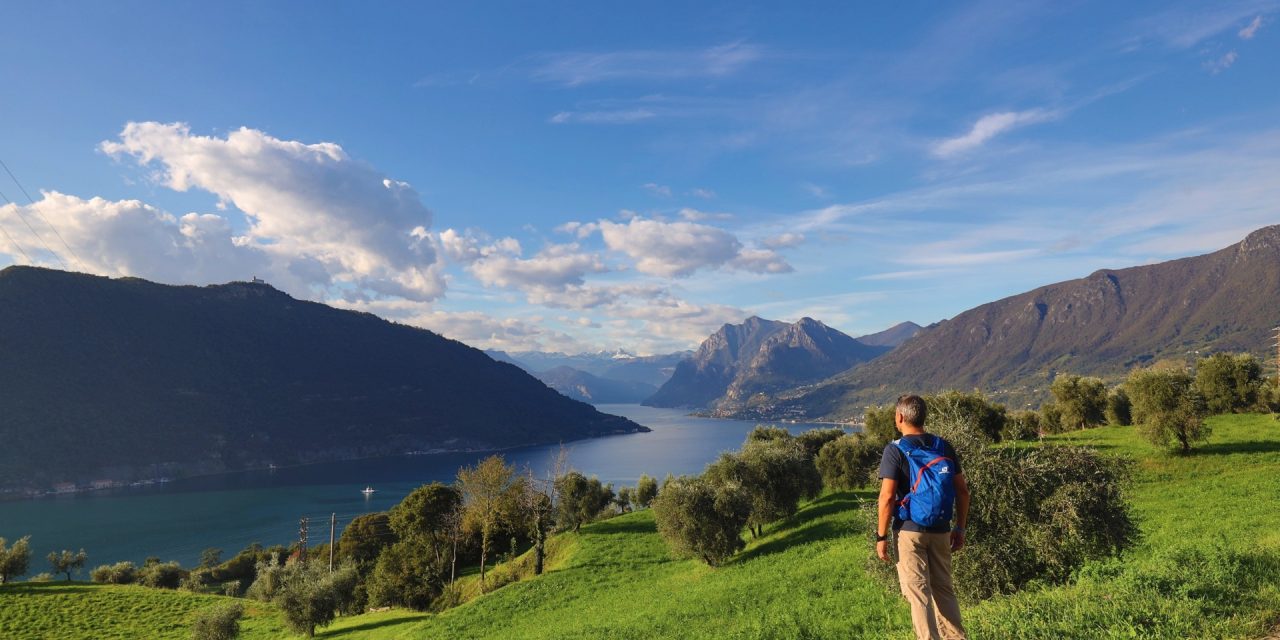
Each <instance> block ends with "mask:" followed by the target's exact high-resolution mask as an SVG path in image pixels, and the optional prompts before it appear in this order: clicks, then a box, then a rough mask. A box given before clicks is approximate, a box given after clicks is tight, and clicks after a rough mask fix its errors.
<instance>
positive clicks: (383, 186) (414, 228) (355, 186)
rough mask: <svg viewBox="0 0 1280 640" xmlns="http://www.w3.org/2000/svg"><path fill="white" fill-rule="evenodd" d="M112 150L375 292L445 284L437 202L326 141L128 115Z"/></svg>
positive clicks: (255, 239)
mask: <svg viewBox="0 0 1280 640" xmlns="http://www.w3.org/2000/svg"><path fill="white" fill-rule="evenodd" d="M100 148H101V149H102V150H103V151H104V152H105V153H107V154H109V155H112V156H115V157H122V156H129V157H132V158H134V159H135V160H137V162H138V163H139V164H140V165H144V166H152V165H159V168H158V170H157V172H156V174H155V176H154V177H155V178H156V179H157V180H158V181H160V182H161V183H163V184H165V185H166V186H168V187H169V188H172V189H175V190H177V191H187V190H188V189H191V188H197V189H202V190H204V191H208V192H210V193H212V194H215V195H217V196H218V197H219V198H220V199H221V200H222V201H223V202H224V203H230V204H232V205H234V206H235V207H236V208H238V209H239V210H240V211H242V212H244V214H245V216H246V218H247V220H248V222H249V230H248V232H247V233H246V234H245V242H247V243H249V244H252V245H255V246H257V247H258V248H259V249H261V250H262V251H265V252H269V253H272V254H276V255H279V256H282V257H286V256H287V258H288V259H290V260H294V261H298V262H299V263H305V264H309V265H311V266H312V267H313V269H312V270H314V269H315V268H320V269H323V271H324V272H325V273H326V274H327V275H328V276H329V277H331V278H332V279H334V280H336V281H344V282H349V283H352V284H354V285H356V286H357V287H360V288H364V289H368V290H370V291H372V292H374V293H375V294H383V295H394V296H403V297H407V298H412V299H416V300H431V299H433V298H436V297H439V296H440V295H443V293H444V288H445V284H444V278H443V276H442V275H441V274H440V272H439V268H438V264H437V260H436V253H435V247H434V246H433V240H432V238H431V237H430V234H428V233H427V231H426V229H427V228H428V227H429V226H430V225H431V212H430V211H429V210H428V209H427V208H426V207H425V206H423V204H422V202H421V201H420V200H419V197H418V194H417V192H416V191H415V190H414V189H413V188H412V187H411V186H409V185H408V184H406V183H403V182H397V181H395V180H391V179H390V178H387V177H386V176H384V175H383V174H381V173H379V172H378V171H377V170H376V169H374V168H373V167H371V166H369V165H368V164H366V163H364V162H361V161H359V160H355V159H353V158H351V157H350V156H348V155H347V153H346V152H345V151H344V150H343V149H342V147H340V146H338V145H336V144H333V143H328V142H321V143H316V144H304V143H301V142H296V141H290V140H280V139H277V138H273V137H271V136H269V135H267V134H266V133H263V132H261V131H257V130H254V129H248V128H241V129H238V130H236V131H233V132H231V133H230V134H228V135H227V137H225V138H217V137H212V136H198V135H192V134H191V131H190V128H189V127H188V126H187V125H186V124H181V123H175V124H161V123H158V122H141V123H138V122H131V123H129V124H128V125H126V126H125V128H124V130H123V131H122V132H121V133H120V138H119V140H117V141H105V142H103V143H102V144H101V145H100Z"/></svg>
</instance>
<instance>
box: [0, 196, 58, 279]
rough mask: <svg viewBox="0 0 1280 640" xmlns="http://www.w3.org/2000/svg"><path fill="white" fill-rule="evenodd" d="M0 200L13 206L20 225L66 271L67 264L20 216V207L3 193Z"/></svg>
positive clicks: (23, 217) (24, 253)
mask: <svg viewBox="0 0 1280 640" xmlns="http://www.w3.org/2000/svg"><path fill="white" fill-rule="evenodd" d="M0 198H4V201H5V202H7V203H9V204H12V205H13V212H14V213H16V214H18V219H19V220H21V221H22V224H24V225H26V226H27V230H28V231H30V232H31V235H33V236H35V237H36V240H39V241H40V245H41V246H43V247H44V250H45V251H48V252H49V255H51V256H53V257H54V258H55V259H56V260H57V261H58V264H60V265H62V268H63V269H66V268H67V263H66V262H63V261H62V256H59V255H58V254H57V253H55V252H54V251H53V249H50V248H49V243H47V242H45V241H44V238H41V237H40V234H38V233H36V229H35V227H33V226H31V223H30V222H28V221H27V217H26V216H24V215H22V207H21V206H20V205H19V204H18V203H16V202H14V201H12V200H10V199H9V197H8V196H6V195H4V194H3V193H0ZM22 253H23V255H26V252H25V251H23V252H22ZM30 259H31V256H27V260H30Z"/></svg>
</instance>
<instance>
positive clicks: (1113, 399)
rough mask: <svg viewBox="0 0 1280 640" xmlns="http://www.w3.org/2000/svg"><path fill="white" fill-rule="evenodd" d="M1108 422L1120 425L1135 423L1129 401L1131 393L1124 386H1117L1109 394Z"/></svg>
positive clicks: (1125, 425)
mask: <svg viewBox="0 0 1280 640" xmlns="http://www.w3.org/2000/svg"><path fill="white" fill-rule="evenodd" d="M1107 422H1108V423H1109V424H1113V425H1116V426H1118V427H1127V426H1129V425H1131V424H1133V413H1132V410H1131V407H1130V403H1129V394H1128V393H1127V392H1126V391H1125V390H1124V387H1116V388H1115V389H1112V390H1111V393H1110V394H1108V395H1107Z"/></svg>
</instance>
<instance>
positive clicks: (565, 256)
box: [439, 229, 608, 291]
mask: <svg viewBox="0 0 1280 640" xmlns="http://www.w3.org/2000/svg"><path fill="white" fill-rule="evenodd" d="M439 241H440V246H441V249H442V251H443V252H444V254H445V256H446V257H447V258H449V259H450V260H452V261H454V262H457V263H460V264H465V265H466V266H467V269H468V270H469V271H470V272H471V273H472V275H474V276H475V277H476V279H477V280H479V281H480V283H481V284H483V285H484V286H486V287H503V288H512V289H519V290H522V291H530V290H562V289H564V288H565V287H569V286H581V285H582V284H583V279H584V278H585V277H586V275H587V274H588V273H602V272H604V271H607V270H608V269H607V268H606V267H605V265H604V262H603V261H601V259H600V257H599V256H596V255H594V254H591V253H586V252H583V251H581V250H580V247H579V246H578V245H577V244H572V243H571V244H551V245H547V246H546V247H544V248H543V249H542V250H541V251H539V252H538V253H537V254H535V255H533V256H532V257H528V258H525V257H523V254H524V251H523V249H522V248H521V246H520V242H519V241H518V240H516V239H515V238H501V239H499V240H497V241H495V242H492V243H489V244H483V243H482V240H481V239H479V238H477V237H476V236H475V235H473V234H472V233H470V232H468V233H459V232H457V231H455V230H453V229H445V230H444V231H442V232H441V233H440V240H439Z"/></svg>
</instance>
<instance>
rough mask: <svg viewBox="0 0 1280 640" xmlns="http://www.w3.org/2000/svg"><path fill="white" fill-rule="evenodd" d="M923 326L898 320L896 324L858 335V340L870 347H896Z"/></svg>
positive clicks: (918, 331)
mask: <svg viewBox="0 0 1280 640" xmlns="http://www.w3.org/2000/svg"><path fill="white" fill-rule="evenodd" d="M923 328H924V327H922V326H920V325H918V324H916V323H914V322H899V323H898V324H895V325H893V326H892V327H889V328H888V329H885V330H884V331H880V332H878V333H872V334H868V335H865V336H858V338H857V340H858V342H861V343H862V344H865V345H869V346H872V347H890V348H893V347H897V346H899V345H901V344H902V343H904V342H906V341H907V340H908V339H909V338H912V337H914V336H915V335H916V334H917V333H920V330H921V329H923Z"/></svg>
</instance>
